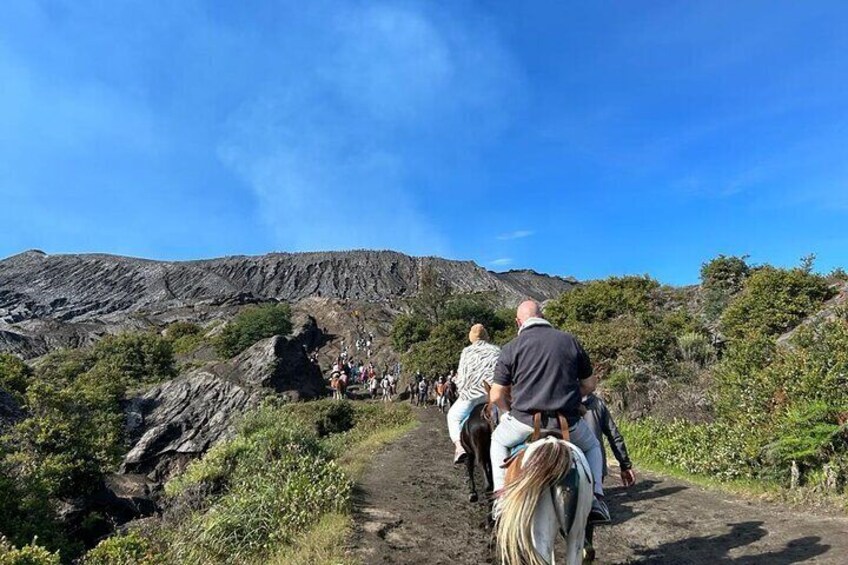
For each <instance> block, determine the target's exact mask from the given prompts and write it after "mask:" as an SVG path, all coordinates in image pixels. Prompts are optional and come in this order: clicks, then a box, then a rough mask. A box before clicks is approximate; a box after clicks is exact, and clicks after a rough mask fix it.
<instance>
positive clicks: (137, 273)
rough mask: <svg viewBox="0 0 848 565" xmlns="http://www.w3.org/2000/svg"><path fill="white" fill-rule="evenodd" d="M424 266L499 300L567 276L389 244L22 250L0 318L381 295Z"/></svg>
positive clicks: (543, 292)
mask: <svg viewBox="0 0 848 565" xmlns="http://www.w3.org/2000/svg"><path fill="white" fill-rule="evenodd" d="M427 266H430V267H432V268H434V269H435V270H436V271H437V272H439V273H440V274H441V275H442V276H443V277H444V278H445V280H447V281H449V282H450V284H451V285H452V286H453V287H454V289H455V290H456V291H457V292H494V293H496V294H497V295H498V296H500V297H501V298H502V299H503V300H504V301H505V302H515V301H517V300H520V299H521V298H524V297H526V296H530V297H533V298H536V299H539V300H543V299H545V298H551V297H552V295H558V294H559V293H561V292H564V291H566V290H568V289H569V288H571V287H572V286H573V284H574V282H573V281H570V280H566V279H562V278H559V277H549V276H547V275H539V274H537V273H534V272H532V271H512V272H509V273H493V272H490V271H487V270H486V269H483V268H482V267H480V266H478V265H476V264H474V263H472V262H470V261H449V260H446V259H439V258H434V257H410V256H408V255H403V254H401V253H395V252H392V251H345V252H322V253H273V254H269V255H262V256H258V257H226V258H222V259H211V260H205V261H184V262H165V261H148V260H144V259H135V258H130V257H119V256H114V255H97V254H91V255H46V254H44V253H42V252H37V251H30V252H26V253H21V254H19V255H15V256H12V257H9V258H7V259H4V260H2V261H0V319H2V320H3V321H4V322H6V323H9V324H12V323H19V322H21V321H23V320H29V319H33V318H52V319H57V320H62V321H66V322H78V321H83V320H91V319H101V320H103V319H105V320H109V319H110V317H111V318H114V316H115V315H117V314H121V313H123V314H127V313H131V312H141V311H144V312H158V311H164V310H170V309H173V308H181V307H187V306H191V305H193V304H202V303H206V304H216V305H223V304H231V303H242V302H250V301H253V300H263V299H264V300H270V299H273V300H286V301H290V302H295V301H298V300H301V299H303V298H307V297H316V296H319V297H327V298H341V299H347V300H364V301H384V300H391V299H394V298H403V297H408V296H411V295H413V294H415V293H416V292H417V290H418V285H419V282H420V275H421V272H422V270H423V269H424V268H425V267H427Z"/></svg>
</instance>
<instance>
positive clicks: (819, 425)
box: [765, 401, 845, 469]
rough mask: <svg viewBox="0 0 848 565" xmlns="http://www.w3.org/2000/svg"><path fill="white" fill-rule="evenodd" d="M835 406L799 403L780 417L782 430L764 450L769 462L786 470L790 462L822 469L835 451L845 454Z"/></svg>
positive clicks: (823, 403) (825, 403) (821, 403)
mask: <svg viewBox="0 0 848 565" xmlns="http://www.w3.org/2000/svg"><path fill="white" fill-rule="evenodd" d="M838 416H839V414H838V412H837V410H836V409H835V407H834V406H832V405H830V404H828V403H827V402H824V401H815V402H800V403H798V404H796V405H794V406H792V407H790V408H789V409H788V410H787V411H786V412H785V414H783V415H782V418H781V420H782V426H781V428H782V430H781V432H782V433H780V434H779V435H778V436H777V438H776V440H775V441H774V442H772V443H770V444H768V445H767V446H766V447H765V455H766V458H767V459H768V461H769V462H770V463H771V464H773V465H774V466H776V467H778V468H783V469H788V468H789V465H790V464H791V463H792V461H796V462H797V463H799V464H801V465H803V466H805V467H810V466H821V465H822V464H824V463H826V462H827V461H828V460H829V459H830V457H831V456H832V455H834V454H835V453H836V452H837V451H840V450H841V451H844V448H845V438H844V434H843V432H844V430H843V426H842V425H840V424H839V422H838V421H837V418H838Z"/></svg>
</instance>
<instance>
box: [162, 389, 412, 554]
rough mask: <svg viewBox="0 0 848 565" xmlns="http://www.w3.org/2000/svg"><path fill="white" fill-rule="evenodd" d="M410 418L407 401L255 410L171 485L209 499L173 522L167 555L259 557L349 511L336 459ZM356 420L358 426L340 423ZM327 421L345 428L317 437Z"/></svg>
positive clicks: (346, 484) (173, 490)
mask: <svg viewBox="0 0 848 565" xmlns="http://www.w3.org/2000/svg"><path fill="white" fill-rule="evenodd" d="M411 418H412V415H411V411H410V409H409V407H408V406H405V405H404V406H391V407H386V406H381V405H364V404H353V403H350V402H331V401H319V402H315V403H303V404H298V405H284V406H282V407H280V406H274V405H271V404H269V405H265V406H263V407H261V408H260V409H258V410H256V411H254V412H253V413H251V414H249V415H248V416H247V417H246V418H245V419H244V421H243V422H242V423H241V424H240V426H239V431H238V434H237V435H236V436H235V437H234V438H233V439H232V440H231V441H228V442H225V443H222V444H219V445H217V446H215V447H214V448H213V449H211V450H210V451H209V452H208V453H207V454H206V455H205V456H204V457H203V459H201V460H199V461H197V462H194V463H192V464H191V465H189V467H188V468H187V469H186V471H185V472H184V473H183V474H182V475H181V476H179V477H177V478H175V479H174V480H172V481H170V482H169V483H168V484H167V485H166V492H167V494H168V496H170V497H172V499H174V500H177V499H178V497H180V496H183V495H186V494H189V493H191V492H203V493H206V496H207V497H210V498H209V500H208V501H207V503H206V504H205V505H200V506H199V509H197V510H195V511H194V512H193V513H192V514H190V515H189V516H188V517H187V518H186V519H185V520H184V521H182V522H180V523H178V524H176V525H174V527H173V528H172V530H173V535H170V536H169V537H168V540H169V543H170V548H169V550H168V557H169V559H170V560H172V561H176V562H193V563H198V562H199V563H208V562H214V563H240V562H245V561H251V560H261V558H262V557H263V556H266V555H268V554H269V553H271V552H275V551H278V550H279V549H280V547H282V546H284V545H286V544H289V543H292V542H293V541H294V540H295V539H297V538H298V536H300V535H301V534H303V533H304V532H305V531H307V530H308V529H309V527H310V526H312V525H313V524H315V523H317V521H318V520H319V519H321V517H323V516H326V515H328V514H332V513H337V512H347V511H349V509H350V497H351V487H352V484H351V482H350V480H349V479H348V478H347V477H346V476H345V475H344V473H343V472H342V471H341V470H340V469H339V467H338V466H337V465H336V464H335V462H334V461H333V457H334V456H337V455H340V454H342V453H345V452H346V451H347V450H349V449H350V448H351V447H352V446H354V445H355V444H356V442H357V441H359V439H360V438H363V437H368V436H369V435H370V434H373V433H374V431H375V430H377V429H382V428H387V427H392V426H395V425H398V424H405V423H408V422H409V421H410V420H411ZM351 419H352V420H353V422H354V427H353V428H349V427H348V424H347V423H343V422H349V420H351ZM330 423H331V424H330ZM330 426H332V427H334V428H335V429H337V430H342V429H345V428H347V429H346V431H339V432H335V433H330V435H327V436H326V437H325V438H324V439H320V438H319V433H318V431H319V430H318V429H319V428H324V431H325V432H326V431H328V430H327V429H326V428H328V427H330ZM194 507H195V508H198V505H195V506H194Z"/></svg>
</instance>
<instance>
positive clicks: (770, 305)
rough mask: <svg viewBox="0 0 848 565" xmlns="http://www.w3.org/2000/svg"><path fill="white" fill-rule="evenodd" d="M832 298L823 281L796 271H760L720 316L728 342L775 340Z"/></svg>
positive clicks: (772, 268) (774, 269)
mask: <svg viewBox="0 0 848 565" xmlns="http://www.w3.org/2000/svg"><path fill="white" fill-rule="evenodd" d="M832 295H833V291H832V289H831V288H830V287H829V286H828V284H827V281H826V280H825V279H824V277H822V276H820V275H816V274H814V273H811V272H809V271H808V270H806V269H803V268H800V267H797V268H794V269H778V268H775V267H770V266H767V267H762V268H760V269H758V270H757V271H755V272H754V273H753V274H751V276H750V277H748V279H747V280H746V281H745V286H744V289H743V290H742V292H741V293H740V294H739V295H738V296H737V298H736V299H735V300H734V301H733V302H732V303H731V304H730V305H729V306H728V307H727V309H726V310H725V311H724V313H723V314H722V316H721V322H720V328H721V331H722V333H723V334H724V335H725V336H727V337H728V338H731V339H742V338H744V337H746V336H750V335H754V334H763V335H767V336H776V335H779V334H781V333H783V332H785V331H786V330H788V329H791V328H792V327H794V326H795V325H797V324H798V323H799V322H800V321H801V320H803V319H804V318H805V317H806V316H808V315H810V314H812V313H813V312H815V311H816V310H817V309H818V308H819V307H821V305H822V303H823V302H824V301H825V300H827V299H828V298H830V297H831V296H832Z"/></svg>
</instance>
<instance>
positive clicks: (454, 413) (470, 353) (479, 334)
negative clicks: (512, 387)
mask: <svg viewBox="0 0 848 565" xmlns="http://www.w3.org/2000/svg"><path fill="white" fill-rule="evenodd" d="M468 341H470V342H471V345H469V346H468V347H466V348H465V349H463V350H462V355H460V357H459V370H458V371H457V375H456V388H457V391H458V392H459V399H458V400H457V401H456V402H455V403H454V405H453V406H451V408H450V410H448V433H449V434H450V438H451V440H452V441H453V443H454V445H455V446H456V452H455V454H454V459H453V462H454V463H456V464H459V463H462V462H463V460H464V458H465V450H464V449H463V448H462V445H461V444H460V441H459V436H460V432H461V430H462V422H463V421H464V420H465V419H466V418H468V415H469V414H470V413H471V410H472V409H473V408H474V407H475V406H477V405H478V404H483V403H484V402H486V389H485V388H484V385H483V383H487V384H491V382H492V376H493V375H494V372H495V364H496V363H497V362H498V356H499V355H500V353H501V350H500V348H499V347H498V346H497V345H493V344H491V343H489V333H488V332H487V331H486V328H485V327H484V326H483V324H474V325H473V326H471V331H470V332H469V333H468Z"/></svg>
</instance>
